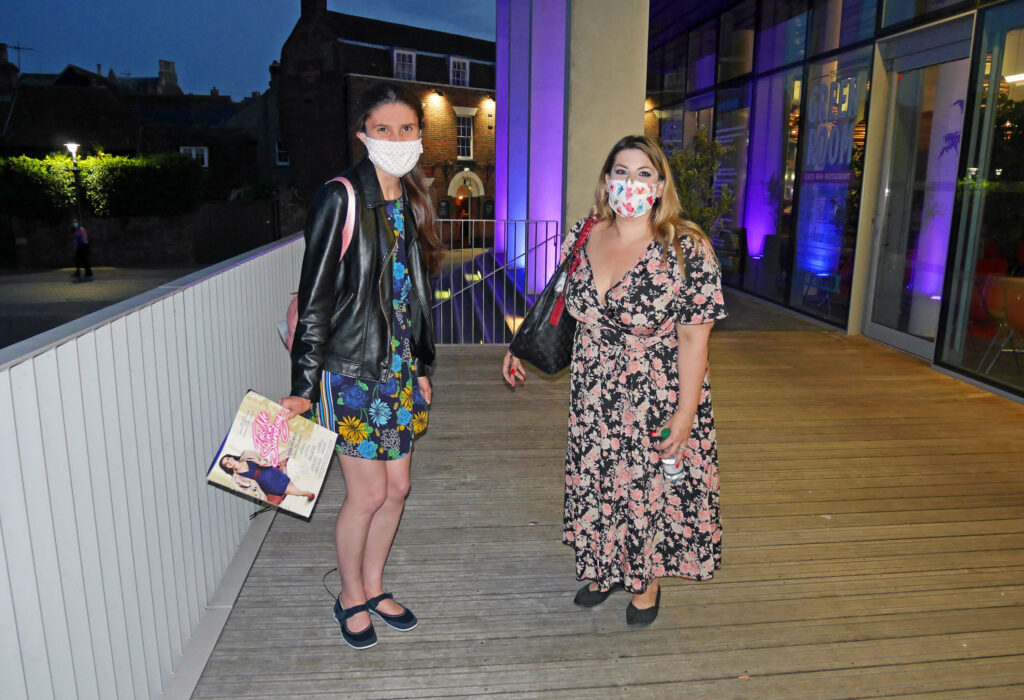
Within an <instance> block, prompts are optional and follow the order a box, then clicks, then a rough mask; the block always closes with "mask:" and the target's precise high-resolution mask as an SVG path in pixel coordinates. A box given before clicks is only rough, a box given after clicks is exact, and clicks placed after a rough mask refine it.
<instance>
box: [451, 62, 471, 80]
mask: <svg viewBox="0 0 1024 700" xmlns="http://www.w3.org/2000/svg"><path fill="white" fill-rule="evenodd" d="M449 73H450V76H449V77H450V82H451V84H452V85H459V86H462V87H469V60H468V59H465V58H453V59H451V66H450V70H449Z"/></svg>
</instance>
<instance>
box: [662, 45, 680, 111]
mask: <svg viewBox="0 0 1024 700" xmlns="http://www.w3.org/2000/svg"><path fill="white" fill-rule="evenodd" d="M662 61H663V62H662V90H664V91H665V92H667V93H670V95H669V96H667V97H668V99H671V98H672V97H675V98H676V99H681V98H682V96H683V94H684V93H685V92H686V37H685V36H679V37H676V38H675V39H673V40H672V41H670V42H668V43H667V44H665V46H664V49H663V53H662Z"/></svg>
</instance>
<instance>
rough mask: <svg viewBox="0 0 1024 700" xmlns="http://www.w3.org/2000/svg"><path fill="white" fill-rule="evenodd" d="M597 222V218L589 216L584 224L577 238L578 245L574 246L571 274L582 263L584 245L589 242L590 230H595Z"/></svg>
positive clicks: (570, 267)
mask: <svg viewBox="0 0 1024 700" xmlns="http://www.w3.org/2000/svg"><path fill="white" fill-rule="evenodd" d="M596 224H597V219H594V218H589V219H587V223H585V224H583V229H582V230H581V231H580V235H579V236H578V237H577V238H576V245H574V246H573V247H572V253H571V255H572V256H573V261H572V264H571V265H570V266H569V274H570V275H571V274H572V273H573V272H575V271H576V266H577V265H579V264H580V251H582V250H583V246H585V245H586V244H587V239H588V238H590V232H591V231H593V230H594V226H595V225H596Z"/></svg>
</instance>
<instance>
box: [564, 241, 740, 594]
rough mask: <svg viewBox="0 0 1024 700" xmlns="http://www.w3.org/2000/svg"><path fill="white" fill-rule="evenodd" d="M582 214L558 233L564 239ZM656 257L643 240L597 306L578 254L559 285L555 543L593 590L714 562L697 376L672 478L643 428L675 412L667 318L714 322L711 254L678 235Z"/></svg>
mask: <svg viewBox="0 0 1024 700" xmlns="http://www.w3.org/2000/svg"><path fill="white" fill-rule="evenodd" d="M583 223H584V222H583V221H580V222H578V223H577V224H576V225H575V226H574V227H573V229H572V231H571V232H570V233H569V235H568V236H567V237H566V246H565V248H564V249H563V250H564V252H566V253H567V252H568V250H569V249H570V248H571V246H572V244H573V243H574V242H575V241H576V237H577V236H578V234H579V231H580V229H581V228H582V226H583ZM681 245H682V250H683V254H684V256H685V257H686V270H687V276H686V278H685V279H684V278H683V275H682V274H681V272H680V270H679V265H678V262H677V261H678V258H677V256H676V251H675V249H674V247H671V246H670V251H669V255H668V257H667V259H664V260H663V259H662V248H661V244H660V243H659V242H658V241H656V240H655V241H652V242H651V244H650V245H649V246H648V248H647V250H646V252H645V253H644V255H643V256H642V257H641V259H640V260H639V261H638V262H637V265H636V266H635V267H634V268H633V269H631V270H630V271H629V272H627V273H626V275H625V276H624V277H623V279H622V280H621V281H619V282H618V283H616V284H615V285H613V286H612V287H611V288H610V289H609V290H608V292H607V293H606V295H605V304H604V305H602V304H600V303H599V302H598V298H597V290H596V288H595V286H594V278H593V274H592V272H591V269H590V264H589V261H588V260H587V258H586V254H585V253H583V257H582V260H581V261H580V264H579V265H578V266H577V268H576V271H575V272H574V273H573V276H572V278H571V279H570V280H569V282H568V284H567V285H566V292H565V299H566V308H567V310H568V311H569V313H570V314H572V316H573V317H574V318H575V319H576V320H577V321H578V324H577V329H576V337H575V341H574V344H573V355H572V364H571V390H570V399H569V440H568V447H567V448H566V456H565V528H564V533H563V537H562V539H563V541H564V542H565V543H566V544H569V545H572V546H573V548H574V549H575V550H576V576H577V578H578V579H580V580H584V579H589V580H592V581H596V582H597V584H598V586H599V587H600V588H601V589H607V588H608V587H609V586H611V585H612V584H615V583H622V584H623V585H624V586H625V588H626V590H628V591H630V592H632V593H639V592H642V591H644V590H645V589H646V588H647V585H648V583H650V582H651V580H653V579H654V578H656V577H660V576H681V577H685V578H691V579H708V578H711V576H712V575H713V573H714V570H715V569H716V568H717V567H718V566H719V565H720V564H721V558H722V555H721V544H722V528H721V525H720V523H719V515H718V511H719V497H718V450H717V447H716V443H715V423H714V416H713V414H712V411H711V387H710V384H709V375H708V373H707V372H705V375H704V382H703V386H702V387H701V395H700V402H699V405H698V408H697V415H696V417H695V418H694V423H693V430H692V432H691V433H690V439H689V442H688V444H687V446H686V448H685V452H684V457H685V459H686V461H687V464H688V469H687V470H686V476H685V478H684V479H681V480H680V481H678V482H676V483H675V484H672V483H670V482H668V481H667V480H665V478H664V477H663V476H662V472H661V464H660V461H659V458H658V455H657V454H656V453H655V451H654V448H653V447H652V445H653V444H654V443H657V442H659V441H660V439H659V438H654V439H652V438H651V437H649V433H650V431H652V430H656V429H658V428H660V427H661V426H662V425H663V424H664V423H665V422H666V421H667V420H668V419H669V418H670V417H671V416H672V414H673V413H674V412H675V410H676V407H677V395H676V392H677V389H678V386H679V374H678V354H677V353H678V340H677V336H676V324H677V323H679V324H703V323H710V322H712V321H716V320H718V319H721V318H725V315H726V313H725V305H724V303H723V299H722V288H721V280H720V277H721V275H720V270H719V266H718V260H717V259H716V257H715V255H714V252H713V251H711V250H703V249H702V248H701V247H700V246H699V244H696V243H694V242H693V241H692V240H691V239H689V238H683V239H682V240H681Z"/></svg>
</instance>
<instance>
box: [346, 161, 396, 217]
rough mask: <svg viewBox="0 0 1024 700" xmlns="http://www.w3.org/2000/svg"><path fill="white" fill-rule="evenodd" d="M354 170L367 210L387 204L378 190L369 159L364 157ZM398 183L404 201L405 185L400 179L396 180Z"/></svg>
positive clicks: (374, 173)
mask: <svg viewBox="0 0 1024 700" xmlns="http://www.w3.org/2000/svg"><path fill="white" fill-rule="evenodd" d="M355 170H356V174H357V175H358V177H359V182H360V183H361V184H362V190H363V201H364V202H366V206H367V208H369V209H374V208H376V207H379V206H382V205H384V204H387V200H385V199H384V193H383V192H382V191H381V189H380V180H378V179H377V169H376V168H374V167H373V163H372V162H371V161H370V157H369V156H365V157H364V158H363V159H362V160H361V161H359V162H358V163H356V165H355ZM398 182H399V184H401V186H402V198H403V199H404V198H405V183H404V182H403V181H402V179H401V178H399V179H398Z"/></svg>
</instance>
